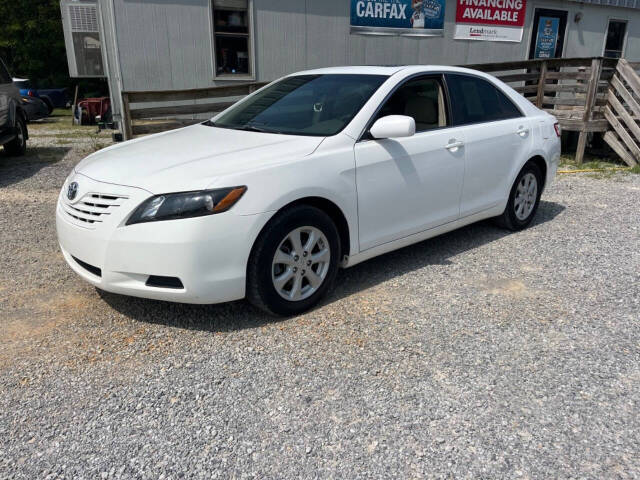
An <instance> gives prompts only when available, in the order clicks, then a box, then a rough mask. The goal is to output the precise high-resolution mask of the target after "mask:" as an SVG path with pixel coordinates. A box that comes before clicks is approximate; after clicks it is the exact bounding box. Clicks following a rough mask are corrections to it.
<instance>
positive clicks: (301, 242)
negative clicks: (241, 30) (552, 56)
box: [56, 66, 560, 315]
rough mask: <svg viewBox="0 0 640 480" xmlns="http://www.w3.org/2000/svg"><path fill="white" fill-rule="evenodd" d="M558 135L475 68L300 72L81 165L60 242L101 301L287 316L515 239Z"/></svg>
mask: <svg viewBox="0 0 640 480" xmlns="http://www.w3.org/2000/svg"><path fill="white" fill-rule="evenodd" d="M559 133H560V132H559V130H558V123H557V122H556V120H555V118H554V117H552V116H551V115H549V114H547V113H545V112H543V111H542V110H539V109H537V108H536V107H535V106H533V105H532V104H531V103H530V102H529V101H528V100H527V99H525V98H524V97H522V96H520V95H519V94H518V93H517V92H515V91H514V90H513V89H512V88H510V87H508V86H507V85H505V84H504V83H502V82H500V81H499V80H497V79H496V78H494V77H492V76H490V75H487V74H484V73H481V72H477V71H474V70H469V69H463V68H454V67H446V68H445V67H425V66H414V67H341V68H328V69H320V70H314V71H308V72H302V73H297V74H293V75H290V76H288V77H285V78H283V79H281V80H279V81H277V82H275V83H272V84H270V85H268V86H266V87H264V88H262V89H260V90H258V91H257V92H255V93H253V94H252V95H250V96H248V97H246V98H245V99H243V100H241V101H240V102H238V103H236V104H235V105H234V106H232V107H230V108H229V109H227V110H226V111H224V112H223V113H221V114H219V115H217V116H216V117H214V118H213V119H212V120H210V121H207V122H204V123H202V124H199V125H194V126H191V127H187V128H184V129H180V130H174V131H170V132H164V133H160V134H157V135H152V136H148V137H144V138H140V139H135V140H132V141H129V142H125V143H123V144H118V145H115V146H111V147H109V148H106V149H104V150H101V151H99V152H97V153H94V154H92V155H90V156H89V157H87V158H86V159H84V160H83V161H82V162H80V163H79V164H78V165H77V166H76V168H75V169H74V170H73V171H72V172H71V174H70V175H69V177H68V178H67V180H66V181H65V183H64V186H63V188H62V191H61V193H60V197H59V200H58V207H57V214H56V216H57V222H56V223H57V231H58V238H59V242H60V245H61V248H62V252H63V254H64V257H65V259H66V260H67V262H68V263H69V265H70V266H71V268H72V269H73V270H74V271H75V272H76V273H77V274H79V275H80V276H81V277H83V278H84V279H85V280H87V281H88V282H90V283H92V284H93V285H95V286H96V287H98V288H100V289H104V290H107V291H110V292H115V293H121V294H127V295H134V296H138V297H146V298H155V299H161V300H169V301H175V302H187V303H215V302H225V301H230V300H237V299H240V298H243V297H245V296H246V297H247V298H248V299H249V300H250V301H251V302H252V303H253V304H254V305H257V306H258V307H260V308H262V309H264V310H265V311H267V312H270V313H273V314H280V315H291V314H296V313H299V312H302V311H305V310H307V309H309V308H311V307H312V306H314V305H315V304H317V302H318V301H319V300H320V299H321V298H322V297H323V296H324V295H325V294H326V293H327V291H328V290H329V288H330V287H331V284H332V282H333V280H334V278H335V276H336V272H337V270H338V267H340V266H342V267H351V266H353V265H356V264H358V263H360V262H362V261H364V260H367V259H369V258H372V257H375V256H377V255H380V254H383V253H385V252H388V251H390V250H394V249H397V248H400V247H405V246H407V245H410V244H413V243H415V242H419V241H421V240H425V239H427V238H430V237H433V236H436V235H439V234H441V233H444V232H447V231H450V230H453V229H456V228H458V227H461V226H463V225H467V224H470V223H473V222H476V221H478V220H482V219H485V218H491V217H496V218H497V220H498V221H499V223H500V224H502V225H503V226H504V227H506V228H508V229H511V230H519V229H522V228H525V227H526V226H528V225H529V224H530V223H531V221H532V219H533V218H534V215H535V213H536V210H537V208H538V204H539V200H540V195H541V193H542V191H543V189H544V188H545V186H547V185H548V184H549V183H550V182H551V181H552V180H553V178H554V175H555V172H556V169H557V165H558V160H559V157H560V138H559Z"/></svg>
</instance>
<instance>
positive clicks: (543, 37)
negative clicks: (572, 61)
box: [529, 8, 567, 58]
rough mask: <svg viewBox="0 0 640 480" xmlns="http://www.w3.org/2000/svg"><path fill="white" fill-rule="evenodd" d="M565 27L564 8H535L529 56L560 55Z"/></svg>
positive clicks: (548, 56)
mask: <svg viewBox="0 0 640 480" xmlns="http://www.w3.org/2000/svg"><path fill="white" fill-rule="evenodd" d="M566 28H567V12H566V10H549V9H546V8H536V10H535V14H534V16H533V32H532V35H531V45H530V47H529V58H558V57H561V56H562V50H563V48H564V34H565V30H566Z"/></svg>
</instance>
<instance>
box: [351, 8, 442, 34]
mask: <svg viewBox="0 0 640 480" xmlns="http://www.w3.org/2000/svg"><path fill="white" fill-rule="evenodd" d="M444 5H445V0H351V30H352V31H355V32H358V33H370V34H378V35H381V34H382V35H385V34H386V35H394V34H395V35H442V32H443V30H444Z"/></svg>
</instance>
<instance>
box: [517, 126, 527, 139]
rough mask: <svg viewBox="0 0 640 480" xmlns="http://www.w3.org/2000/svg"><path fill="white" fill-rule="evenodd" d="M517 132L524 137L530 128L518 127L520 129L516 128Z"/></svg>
mask: <svg viewBox="0 0 640 480" xmlns="http://www.w3.org/2000/svg"><path fill="white" fill-rule="evenodd" d="M516 133H517V134H518V135H520V136H521V137H524V136H525V135H526V134H527V133H529V129H528V128H525V127H518V130H516Z"/></svg>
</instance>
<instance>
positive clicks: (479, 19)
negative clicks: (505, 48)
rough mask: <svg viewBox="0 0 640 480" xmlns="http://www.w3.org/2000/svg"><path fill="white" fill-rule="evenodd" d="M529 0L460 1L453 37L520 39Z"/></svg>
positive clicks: (462, 38) (502, 40) (498, 39)
mask: <svg viewBox="0 0 640 480" xmlns="http://www.w3.org/2000/svg"><path fill="white" fill-rule="evenodd" d="M526 9H527V3H526V0H457V5H456V30H455V33H454V36H453V38H456V39H460V40H489V41H494V42H520V41H521V40H522V29H523V26H524V17H525V13H526Z"/></svg>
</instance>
